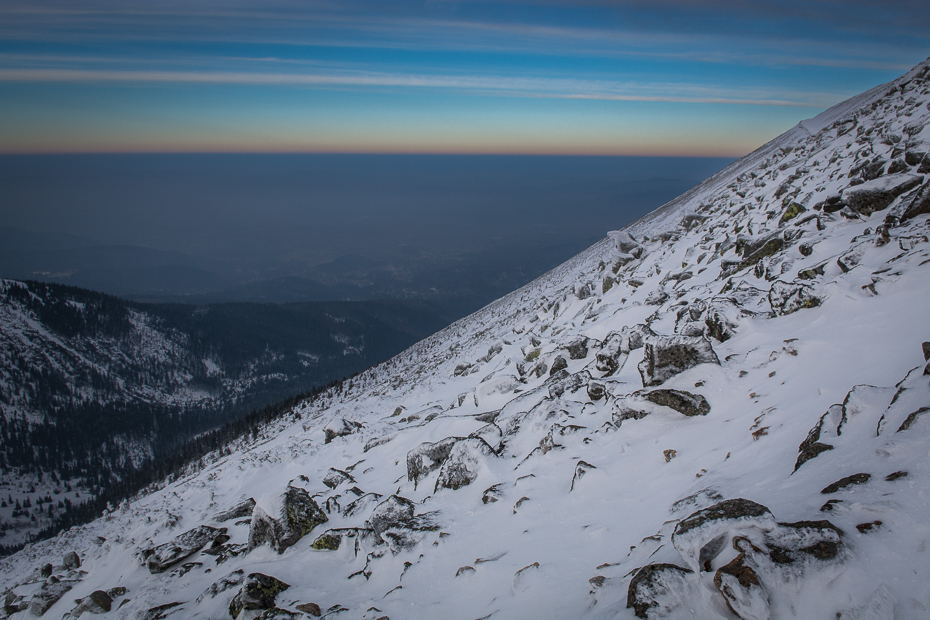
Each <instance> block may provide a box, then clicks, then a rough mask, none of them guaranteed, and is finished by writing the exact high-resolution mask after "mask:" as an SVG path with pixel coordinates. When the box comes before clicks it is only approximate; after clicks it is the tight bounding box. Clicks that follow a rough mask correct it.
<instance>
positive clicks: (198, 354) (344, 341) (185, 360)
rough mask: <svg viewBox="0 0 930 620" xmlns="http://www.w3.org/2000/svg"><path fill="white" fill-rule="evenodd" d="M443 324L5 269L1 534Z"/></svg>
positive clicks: (381, 304)
mask: <svg viewBox="0 0 930 620" xmlns="http://www.w3.org/2000/svg"><path fill="white" fill-rule="evenodd" d="M444 324H445V323H444V321H442V319H441V318H440V317H439V316H438V315H437V314H436V312H435V310H434V309H433V308H432V307H430V306H428V305H426V304H423V303H420V302H406V301H370V302H326V303H316V304H312V303H311V304H286V305H272V304H212V305H206V306H190V305H147V304H139V303H133V302H127V301H125V300H122V299H119V298H116V297H112V296H109V295H104V294H102V293H96V292H93V291H87V290H84V289H78V288H74V287H68V286H62V285H56V284H45V283H38V282H18V281H13V280H0V472H2V481H0V498H2V499H0V533H5V535H3V536H0V545H4V546H12V545H14V544H16V543H19V542H22V541H24V540H26V536H27V535H28V534H34V533H35V532H38V531H41V530H42V529H44V528H46V527H48V526H49V525H50V524H51V521H52V520H53V519H55V518H57V517H60V516H62V514H63V513H65V512H67V505H68V503H72V504H75V505H77V504H80V503H81V502H82V501H86V500H87V499H88V498H93V497H95V496H97V495H99V493H100V489H101V488H106V487H110V486H111V485H112V484H113V483H114V482H115V481H118V480H119V481H126V480H127V478H132V477H133V476H135V475H136V474H138V473H139V472H143V471H144V470H146V469H147V468H149V467H150V465H151V464H152V463H153V462H154V461H155V460H159V459H162V460H163V459H166V458H167V457H168V456H169V455H170V454H171V453H172V452H174V451H176V450H177V449H178V448H179V447H180V446H181V445H182V444H184V442H185V441H186V440H187V439H189V438H191V437H194V436H199V435H200V434H202V433H204V432H205V431H209V430H210V429H214V428H217V427H220V426H222V425H223V424H224V423H227V422H230V421H233V420H236V419H238V418H241V417H242V416H243V415H245V414H246V413H248V412H249V411H250V410H251V409H254V408H258V407H261V406H263V405H267V404H268V403H272V402H276V401H280V400H283V399H285V398H288V397H292V396H295V395H297V394H300V393H304V392H309V391H310V390H311V389H313V388H322V387H323V386H325V385H327V384H328V383H330V382H331V381H335V380H338V379H341V378H342V377H344V376H347V375H352V374H354V373H356V372H358V371H359V370H362V369H364V368H367V367H369V366H370V365H371V364H373V363H376V362H378V361H381V360H384V359H386V358H388V357H390V356H391V355H393V354H394V353H396V352H397V351H402V350H403V349H404V348H405V347H406V346H409V344H410V343H412V342H415V341H416V340H417V339H418V338H421V337H423V336H424V335H426V334H429V333H432V332H433V331H435V330H436V329H438V328H439V327H442V326H443V325H444ZM136 489H138V486H136ZM40 500H49V501H48V502H47V503H46V502H42V501H40ZM52 500H53V501H52ZM27 503H28V504H33V505H32V506H29V505H24V504H27ZM30 509H31V510H30Z"/></svg>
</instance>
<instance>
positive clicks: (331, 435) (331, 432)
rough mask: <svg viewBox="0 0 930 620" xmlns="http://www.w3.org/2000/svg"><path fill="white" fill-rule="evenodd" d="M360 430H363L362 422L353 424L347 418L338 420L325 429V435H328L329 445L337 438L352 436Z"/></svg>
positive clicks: (327, 441)
mask: <svg viewBox="0 0 930 620" xmlns="http://www.w3.org/2000/svg"><path fill="white" fill-rule="evenodd" d="M360 428H362V424H361V423H360V422H353V421H352V420H346V419H345V418H336V419H335V420H333V421H332V422H330V423H329V424H327V425H326V426H325V427H324V428H323V433H324V434H325V435H326V443H329V442H331V441H332V440H333V439H335V438H336V437H345V436H346V435H351V434H352V433H354V432H356V431H358V429H360Z"/></svg>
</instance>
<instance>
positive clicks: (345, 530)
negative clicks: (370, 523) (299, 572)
mask: <svg viewBox="0 0 930 620" xmlns="http://www.w3.org/2000/svg"><path fill="white" fill-rule="evenodd" d="M374 534H375V533H374V530H370V529H366V528H359V527H339V528H333V529H330V530H326V531H325V532H323V533H322V534H320V535H319V536H318V537H317V538H316V540H314V541H313V544H312V545H310V546H311V547H312V548H313V549H316V550H317V551H336V550H337V549H339V548H340V547H341V546H342V543H343V542H344V541H345V540H346V539H351V540H353V541H354V543H355V550H356V554H357V553H358V550H359V542H360V541H361V540H364V539H367V538H374Z"/></svg>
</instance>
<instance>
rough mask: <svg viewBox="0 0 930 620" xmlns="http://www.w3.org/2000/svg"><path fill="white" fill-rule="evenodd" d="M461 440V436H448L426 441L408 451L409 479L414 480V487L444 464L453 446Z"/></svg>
mask: <svg viewBox="0 0 930 620" xmlns="http://www.w3.org/2000/svg"><path fill="white" fill-rule="evenodd" d="M461 440H462V438H461V437H446V438H445V439H442V440H440V441H436V442H428V441H425V442H423V443H421V444H420V445H419V446H417V447H416V448H414V449H413V450H411V451H409V452H408V453H407V480H410V481H411V482H413V488H414V489H416V487H417V484H418V483H419V481H420V480H422V479H423V478H425V477H426V476H427V475H428V474H429V473H430V472H431V471H434V470H436V469H438V468H439V467H441V466H442V464H443V463H444V462H445V461H446V459H447V458H449V453H450V452H452V447H453V446H455V444H456V443H458V442H459V441H461Z"/></svg>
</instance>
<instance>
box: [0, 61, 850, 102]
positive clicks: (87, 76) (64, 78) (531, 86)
mask: <svg viewBox="0 0 930 620" xmlns="http://www.w3.org/2000/svg"><path fill="white" fill-rule="evenodd" d="M0 82H96V83H101V82H102V83H137V84H138V83H143V84H144V83H176V84H215V85H220V84H225V85H247V86H306V87H323V88H325V87H397V88H438V89H459V90H470V91H479V92H481V93H485V94H487V93H496V94H498V95H501V96H522V97H534V98H554V99H589V100H603V101H645V102H649V101H651V102H670V103H715V104H732V105H764V106H793V107H810V108H818V107H823V105H824V104H825V102H828V101H832V100H834V99H835V98H836V95H826V94H820V93H817V94H814V98H812V97H811V95H812V94H811V93H791V94H792V95H795V96H797V97H798V98H797V99H790V98H785V97H775V96H773V94H772V93H759V92H753V91H752V90H748V89H747V91H746V92H743V93H734V92H731V91H728V90H727V89H716V88H712V87H708V86H706V85H694V84H662V83H653V84H636V83H619V82H610V81H594V80H567V79H546V78H537V79H533V78H519V77H478V76H464V75H416V74H391V73H357V74H320V73H318V74H313V73H244V72H205V71H119V70H84V69H0ZM676 93H677V94H676ZM783 94H784V93H783ZM801 97H804V98H803V99H802V98H801Z"/></svg>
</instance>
